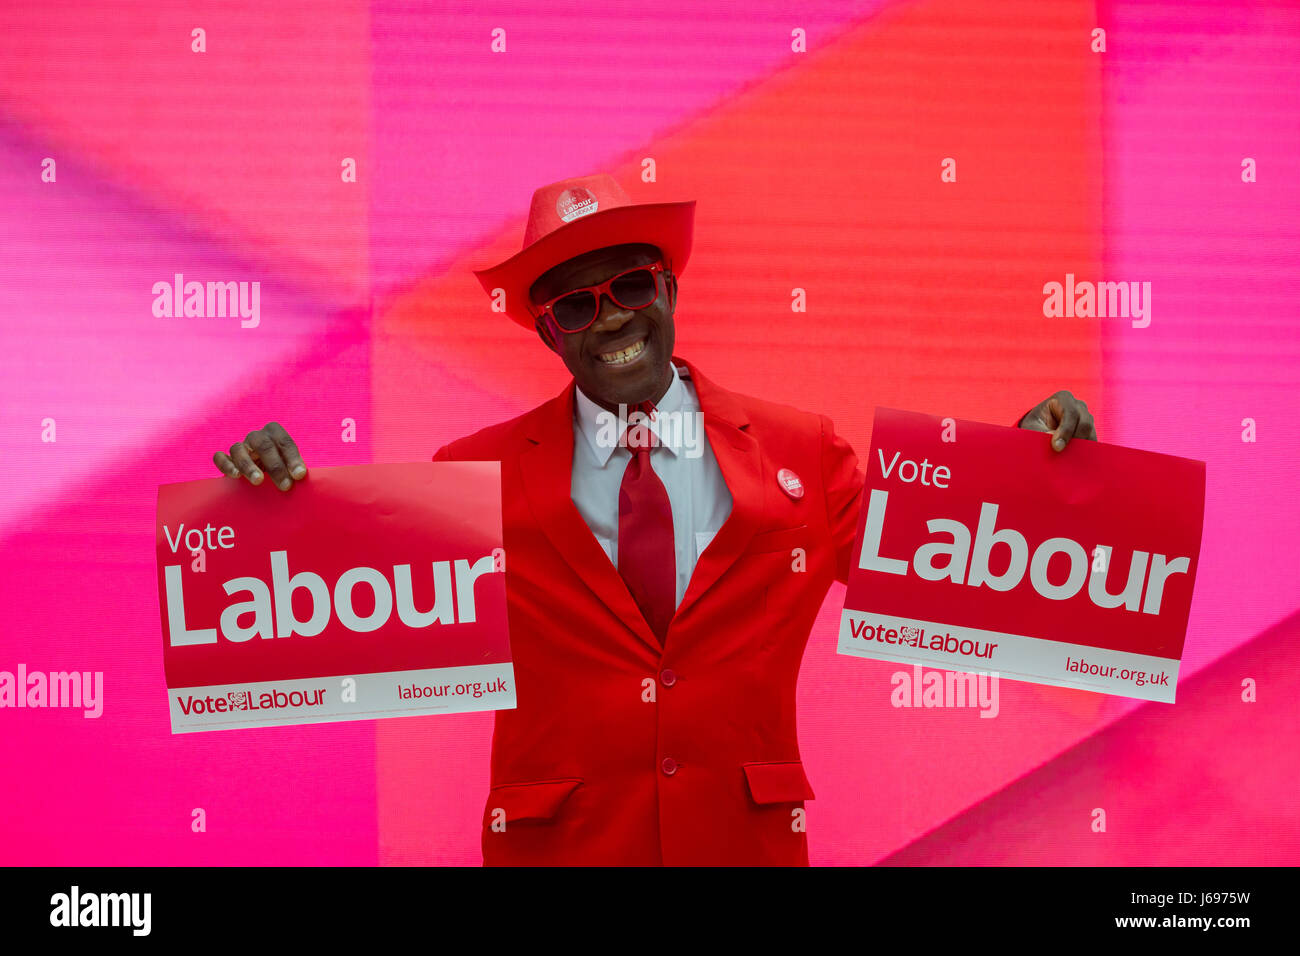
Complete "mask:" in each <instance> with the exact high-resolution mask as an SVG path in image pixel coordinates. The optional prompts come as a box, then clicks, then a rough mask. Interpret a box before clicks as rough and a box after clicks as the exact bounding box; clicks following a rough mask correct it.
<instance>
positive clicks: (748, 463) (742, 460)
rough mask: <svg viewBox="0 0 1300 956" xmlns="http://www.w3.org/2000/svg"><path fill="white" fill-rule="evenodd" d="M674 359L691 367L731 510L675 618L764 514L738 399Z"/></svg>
mask: <svg viewBox="0 0 1300 956" xmlns="http://www.w3.org/2000/svg"><path fill="white" fill-rule="evenodd" d="M673 361H674V362H675V363H676V364H678V365H685V366H686V367H687V369H689V370H690V373H691V382H692V384H694V386H695V394H696V396H697V397H698V398H699V400H700V410H701V412H702V413H703V415H704V430H705V433H706V434H707V435H708V437H709V447H710V448H711V449H712V450H713V456H714V457H715V458H716V459H717V460H718V467H719V468H720V469H721V470H722V477H723V480H724V481H726V483H727V490H728V491H730V492H731V514H730V515H729V516H728V517H727V520H726V521H725V522H724V523H723V525H722V528H721V529H720V530H719V531H718V533H717V535H715V536H714V538H713V540H712V541H711V542H709V546H708V547H707V548H705V549H704V553H703V554H702V555H700V559H699V561H698V562H696V565H695V571H694V572H693V573H692V574H691V580H690V584H689V585H688V586H687V588H686V594H685V596H684V597H683V598H682V603H681V604H680V605H678V608H677V614H678V616H680V615H682V614H684V613H685V612H686V610H687V609H688V608H690V607H691V605H693V604H694V603H695V602H696V601H698V600H699V599H700V598H701V597H702V596H703V595H704V593H705V592H706V591H708V589H709V588H710V587H712V586H713V583H714V582H715V581H717V580H718V578H719V577H720V576H721V575H722V572H724V571H726V570H727V568H729V567H731V565H732V564H734V563H735V561H736V559H737V558H738V557H740V555H741V552H743V551H744V550H745V548H746V547H747V546H748V545H749V542H750V540H751V539H752V538H753V537H754V534H755V533H756V532H757V531H758V529H759V527H760V526H761V522H762V517H763V484H762V455H761V453H760V451H759V447H758V442H757V441H756V440H755V439H754V437H753V436H752V435H750V434H749V432H748V428H749V418H748V416H747V415H746V414H745V410H744V408H743V407H742V406H741V404H740V402H738V401H737V400H736V397H735V396H734V395H733V394H732V393H731V392H729V391H727V390H726V389H724V388H720V387H719V386H717V385H715V384H714V383H713V382H711V381H710V380H709V379H707V378H705V377H704V376H703V375H701V374H700V373H699V370H697V369H696V368H695V366H694V365H692V364H691V363H690V362H687V361H686V360H685V359H680V358H677V357H676V356H674V357H673ZM669 633H670V634H671V633H672V631H671V629H670V630H669Z"/></svg>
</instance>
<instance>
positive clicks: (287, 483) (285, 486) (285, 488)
mask: <svg viewBox="0 0 1300 956" xmlns="http://www.w3.org/2000/svg"><path fill="white" fill-rule="evenodd" d="M292 484H293V482H292V481H290V480H289V479H288V478H286V479H284V481H282V482H280V490H281V491H288V490H289V486H290V485H292Z"/></svg>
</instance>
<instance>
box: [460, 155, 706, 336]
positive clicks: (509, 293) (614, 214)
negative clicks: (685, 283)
mask: <svg viewBox="0 0 1300 956" xmlns="http://www.w3.org/2000/svg"><path fill="white" fill-rule="evenodd" d="M694 225H695V200H694V199H692V200H689V201H688V202H652V203H633V202H632V201H631V200H630V199H629V198H628V196H627V193H625V192H624V191H623V188H622V187H621V186H619V184H618V183H617V182H615V181H614V177H613V176H610V175H608V174H605V173H601V174H599V175H596V176H579V177H578V178H576V179H562V180H560V181H559V182H558V183H551V184H550V185H549V186H543V187H542V188H541V189H539V190H537V191H536V192H535V193H533V205H532V208H531V209H530V210H529V211H528V225H527V226H526V227H525V229H524V247H523V249H521V250H520V251H519V252H517V253H515V254H514V255H513V256H511V257H510V258H509V259H507V260H506V261H505V262H502V263H501V264H499V265H495V266H493V267H492V268H490V269H482V270H478V269H475V270H474V275H475V276H476V277H478V281H479V282H480V283H482V285H483V288H484V290H485V291H486V292H487V294H488V295H493V294H494V291H495V290H496V289H504V290H505V307H506V314H507V315H508V316H510V318H512V319H514V320H515V321H516V322H518V323H519V324H520V325H522V326H523V327H524V328H526V329H532V328H533V315H534V309H533V308H532V307H531V305H532V304H531V301H530V300H529V298H528V290H529V288H530V287H531V286H532V284H533V283H534V282H536V281H537V280H538V279H539V278H540V277H541V276H542V274H543V273H545V272H546V271H547V270H548V269H551V268H553V267H555V266H557V265H559V264H560V263H561V262H564V261H565V260H566V259H572V258H573V257H574V256H579V255H582V254H583V253H584V252H591V251H592V250H593V249H601V248H603V247H605V246H617V245H621V244H623V243H625V242H645V243H649V244H650V245H652V246H658V247H659V251H660V252H662V253H663V255H664V262H665V264H666V265H668V266H669V267H670V268H671V269H672V271H673V274H674V275H680V274H681V271H682V270H683V269H685V268H686V260H687V259H689V258H690V255H691V236H692V233H693V230H694Z"/></svg>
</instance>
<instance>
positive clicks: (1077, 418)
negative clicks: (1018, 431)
mask: <svg viewBox="0 0 1300 956" xmlns="http://www.w3.org/2000/svg"><path fill="white" fill-rule="evenodd" d="M1020 427H1021V428H1028V429H1029V430H1030V431H1036V432H1051V433H1052V447H1053V448H1054V449H1056V450H1057V451H1061V450H1062V449H1064V448H1065V446H1066V445H1068V444H1069V442H1070V439H1071V438H1087V439H1090V440H1091V441H1096V440H1097V429H1096V426H1094V424H1093V421H1092V413H1091V412H1089V411H1088V406H1087V404H1085V403H1084V402H1083V401H1082V400H1081V399H1078V398H1075V397H1074V396H1073V395H1071V394H1070V393H1069V392H1068V391H1066V390H1065V389H1062V390H1061V391H1059V392H1057V393H1056V394H1055V395H1053V396H1052V397H1051V398H1048V399H1046V400H1045V401H1043V402H1040V403H1039V404H1038V405H1036V406H1035V407H1034V408H1033V409H1031V410H1030V412H1029V414H1027V415H1026V416H1025V417H1024V418H1022V419H1020Z"/></svg>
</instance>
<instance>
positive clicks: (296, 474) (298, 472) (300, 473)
mask: <svg viewBox="0 0 1300 956" xmlns="http://www.w3.org/2000/svg"><path fill="white" fill-rule="evenodd" d="M305 474H307V469H306V468H304V467H303V466H302V465H299V466H298V467H297V468H295V469H294V470H293V476H294V477H295V478H301V477H302V476H303V475H305Z"/></svg>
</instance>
